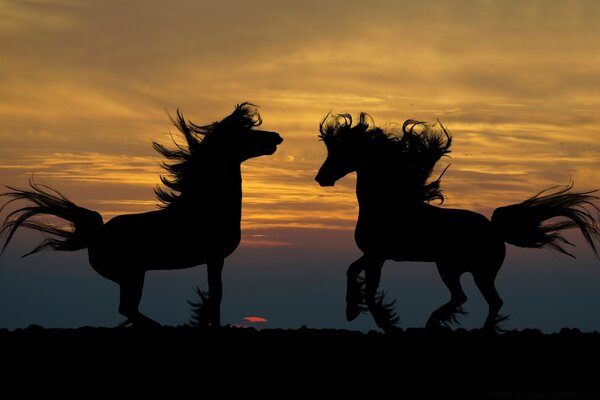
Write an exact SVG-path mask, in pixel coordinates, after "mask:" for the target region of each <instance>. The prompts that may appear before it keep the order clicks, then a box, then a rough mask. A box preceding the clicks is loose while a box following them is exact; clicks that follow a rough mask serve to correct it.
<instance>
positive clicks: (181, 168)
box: [152, 102, 262, 206]
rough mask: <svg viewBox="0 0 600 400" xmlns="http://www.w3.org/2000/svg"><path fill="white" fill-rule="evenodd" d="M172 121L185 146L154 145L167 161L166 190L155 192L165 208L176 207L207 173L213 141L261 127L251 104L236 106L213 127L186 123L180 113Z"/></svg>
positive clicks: (164, 181) (164, 165)
mask: <svg viewBox="0 0 600 400" xmlns="http://www.w3.org/2000/svg"><path fill="white" fill-rule="evenodd" d="M169 118H170V119H171V122H173V125H175V127H176V128H177V130H178V131H179V133H180V134H181V136H183V138H184V139H185V143H184V144H183V145H182V144H179V143H177V142H176V141H175V140H173V143H174V144H175V146H176V148H175V149H169V148H167V147H165V146H163V145H162V144H160V143H157V142H152V146H153V147H154V150H156V151H157V152H158V153H160V154H161V155H162V156H163V157H165V158H166V159H167V160H168V161H165V162H163V163H162V167H163V168H164V169H165V170H166V171H167V172H168V174H167V175H161V177H160V180H161V182H162V183H163V185H165V186H166V187H167V189H164V188H161V187H159V188H156V189H155V190H154V192H155V194H156V196H157V197H158V199H159V200H160V202H161V203H162V205H163V206H168V205H169V204H171V203H173V201H175V200H176V199H177V198H178V197H179V196H180V195H181V194H182V193H184V192H186V191H187V190H188V189H187V188H188V186H189V185H190V184H192V183H193V182H194V181H195V180H196V179H195V178H197V175H198V174H199V173H202V172H203V170H205V169H206V168H204V167H205V164H203V162H205V161H207V157H206V152H207V147H210V146H209V143H210V142H211V141H212V140H211V139H210V138H212V137H221V136H223V135H226V134H227V133H230V132H235V131H239V130H244V129H252V128H254V127H257V126H259V125H261V124H262V119H261V117H260V114H259V113H258V111H257V110H256V106H255V105H254V104H251V103H248V102H244V103H241V104H238V105H236V106H235V109H234V110H233V112H232V113H231V114H230V115H228V116H227V117H225V118H223V119H222V120H221V121H217V122H213V123H212V124H210V125H196V124H195V123H193V122H192V121H190V120H187V121H186V120H185V118H184V117H183V114H182V113H181V111H180V110H179V109H177V116H176V117H175V118H173V117H171V116H170V115H169Z"/></svg>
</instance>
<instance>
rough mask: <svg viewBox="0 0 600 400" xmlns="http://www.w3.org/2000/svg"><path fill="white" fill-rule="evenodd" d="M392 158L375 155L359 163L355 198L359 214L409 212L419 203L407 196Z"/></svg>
mask: <svg viewBox="0 0 600 400" xmlns="http://www.w3.org/2000/svg"><path fill="white" fill-rule="evenodd" d="M401 182H402V180H401V178H400V177H399V176H398V172H397V167H394V165H393V158H392V157H386V156H385V155H384V156H383V157H382V156H381V155H378V154H375V155H374V156H373V157H369V158H367V159H366V160H364V162H362V163H360V166H359V168H357V170H356V197H357V199H358V204H359V206H360V210H361V212H365V211H366V212H369V211H373V212H384V213H386V212H389V209H390V208H393V209H394V210H395V212H397V210H399V209H402V210H407V209H408V210H410V209H412V208H413V207H414V206H416V205H417V204H419V202H415V201H414V200H413V199H411V198H410V197H409V196H407V190H406V188H404V187H402V184H401Z"/></svg>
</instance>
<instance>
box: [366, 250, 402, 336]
mask: <svg viewBox="0 0 600 400" xmlns="http://www.w3.org/2000/svg"><path fill="white" fill-rule="evenodd" d="M384 262H385V260H369V263H368V264H367V266H366V268H365V300H366V302H367V306H368V307H369V312H370V313H371V315H372V316H373V319H374V320H375V323H376V324H377V326H378V327H380V328H381V329H383V331H384V332H386V333H391V332H394V331H396V330H397V329H398V327H397V326H396V323H397V322H398V317H397V316H396V313H395V312H394V303H395V301H392V302H389V303H386V302H385V300H384V295H383V293H380V294H378V293H377V289H379V281H380V280H381V269H382V268H383V263H384Z"/></svg>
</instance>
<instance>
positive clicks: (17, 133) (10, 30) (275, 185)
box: [0, 0, 600, 246]
mask: <svg viewBox="0 0 600 400" xmlns="http://www.w3.org/2000/svg"><path fill="white" fill-rule="evenodd" d="M226 3H228V4H221V3H219V2H202V1H200V2H185V3H177V2H175V3H173V4H171V3H169V4H167V3H164V2H159V1H153V0H151V1H145V2H143V3H142V2H140V3H139V4H137V5H136V4H135V2H127V4H123V3H122V2H120V1H116V0H114V1H105V2H92V3H85V4H82V3H81V2H76V1H66V0H56V1H43V2H41V1H40V2H19V1H15V2H0V21H2V23H0V71H2V73H1V75H0V79H1V85H0V183H2V184H8V185H13V186H24V185H25V184H26V182H27V180H28V179H29V177H30V176H31V175H32V174H35V178H36V181H38V182H43V183H47V184H50V185H52V186H53V187H56V188H58V189H60V190H61V191H63V192H64V193H65V194H66V195H67V196H68V197H69V198H71V199H72V200H73V201H75V202H77V203H78V204H81V205H83V206H87V207H91V208H94V209H97V210H99V211H100V212H102V214H103V215H104V217H105V218H110V217H112V216H114V215H117V214H120V213H131V212H141V211H148V210H151V209H154V207H155V204H156V202H155V200H154V196H153V193H152V190H153V188H154V187H156V185H158V184H159V183H160V181H159V175H160V174H161V173H162V170H161V169H160V166H159V164H160V161H161V160H160V159H159V158H158V155H157V154H155V153H154V152H153V150H152V148H151V141H152V140H157V141H159V142H161V143H168V141H169V140H170V139H169V132H170V131H173V128H172V127H171V126H170V122H169V120H168V117H167V115H166V113H165V110H167V111H168V112H170V113H171V114H172V113H174V111H175V110H176V109H177V108H178V107H179V108H181V110H182V111H183V112H184V114H185V116H186V117H188V118H190V119H191V120H192V121H194V122H197V123H200V124H202V123H209V122H212V121H215V120H218V119H220V118H222V117H223V116H225V115H226V114H228V113H229V112H230V111H231V110H232V108H233V105H234V104H235V103H239V102H242V101H246V100H248V101H251V102H254V103H256V104H259V105H260V106H261V113H262V116H263V119H264V128H265V129H268V130H274V131H278V132H280V133H281V134H282V136H283V137H284V139H285V141H284V143H283V144H282V145H281V146H280V148H279V150H278V151H277V153H276V154H275V155H274V156H272V157H265V158H261V159H256V160H251V161H249V162H247V163H246V164H245V165H244V167H243V173H244V216H243V229H244V230H245V231H247V232H250V233H248V234H246V235H245V236H244V239H243V244H244V245H246V246H291V245H294V244H293V243H288V242H285V241H283V240H279V239H278V238H277V237H276V235H275V234H274V233H273V232H275V231H274V230H276V229H280V228H287V229H289V228H293V229H302V228H315V229H337V230H350V229H353V226H354V223H355V219H356V215H357V206H356V200H355V198H354V186H353V183H354V178H353V177H347V178H345V179H344V180H342V181H340V182H338V184H336V186H335V187H334V188H320V187H318V185H317V184H316V183H315V182H314V175H315V174H316V171H317V169H318V168H319V166H320V164H321V163H322V161H323V160H324V157H325V155H326V151H325V147H324V146H323V144H322V143H320V142H319V141H318V140H317V129H318V124H319V122H320V121H321V119H322V118H323V117H324V116H325V114H327V112H329V111H330V110H333V112H349V113H351V114H356V113H358V112H361V111H366V112H368V113H370V114H371V115H372V116H373V118H374V119H375V121H376V122H377V123H379V124H385V123H389V122H400V123H401V122H402V121H403V120H404V119H407V118H416V119H421V120H425V121H432V122H433V121H435V120H436V119H439V120H440V121H442V123H444V125H445V126H446V127H447V128H448V129H449V130H450V131H451V133H452V134H453V136H454V144H453V147H452V150H453V151H452V153H451V158H448V159H445V160H444V161H443V162H442V164H444V165H440V168H438V171H441V170H442V168H443V167H444V166H445V165H447V163H451V164H452V166H451V167H450V169H449V170H448V171H447V173H446V175H445V176H444V181H443V187H444V189H445V194H446V195H447V201H446V203H445V205H444V206H448V207H463V208H470V209H475V210H478V211H481V212H484V213H488V214H489V212H491V210H492V209H493V208H495V207H497V206H500V205H503V204H507V203H509V202H515V201H521V200H523V199H524V198H525V197H528V196H531V195H532V194H534V193H536V192H538V191H540V190H542V189H544V188H546V187H548V186H552V185H561V184H566V183H567V182H568V181H569V180H570V179H572V180H574V181H575V184H576V188H578V189H582V190H584V189H591V188H595V187H600V133H599V129H600V128H599V127H600V114H599V113H598V107H599V106H600V95H599V93H598V87H600V67H599V65H600V47H599V46H598V38H599V37H600V25H599V24H597V21H598V20H599V19H600V3H597V2H593V1H590V2H588V1H573V2H569V3H564V2H562V1H546V2H543V3H539V2H529V1H523V2H510V3H506V4H505V3H502V2H481V3H475V4H473V2H464V3H460V2H452V3H447V2H443V1H440V2H435V1H434V2H426V3H423V2H418V3H419V4H415V3H414V2H412V1H405V2H404V1H397V2H388V1H374V2H370V3H369V5H368V6H367V7H365V6H364V4H363V3H361V2H357V3H352V2H340V1H321V0H320V1H316V0H315V1H312V0H303V1H290V2H280V3H277V2H269V1H258V3H257V2H252V3H248V4H242V2H231V3H230V2H226ZM422 3H423V4H422Z"/></svg>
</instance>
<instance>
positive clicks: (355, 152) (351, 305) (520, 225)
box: [315, 113, 600, 331]
mask: <svg viewBox="0 0 600 400" xmlns="http://www.w3.org/2000/svg"><path fill="white" fill-rule="evenodd" d="M319 137H320V139H322V140H323V142H324V143H325V145H326V146H327V151H328V155H327V159H326V160H325V162H324V163H323V166H322V167H321V168H320V170H319V172H318V174H317V176H316V178H315V179H316V181H317V182H318V183H319V184H320V185H321V186H333V185H334V184H335V182H336V181H337V180H338V179H340V178H342V177H344V176H345V175H346V174H348V173H350V172H354V171H355V172H356V174H357V181H356V197H357V199H358V204H359V214H358V221H357V224H356V231H355V240H356V244H357V245H358V248H359V249H360V250H361V251H362V252H363V256H362V257H360V258H359V259H358V260H356V261H355V262H353V263H352V264H351V265H350V267H349V268H348V272H347V279H348V286H347V295H346V302H347V303H346V304H347V308H346V317H347V319H348V320H349V321H351V320H353V319H354V318H356V317H357V316H358V315H359V313H360V311H361V310H362V301H363V297H362V296H363V294H362V282H359V280H358V277H359V274H360V273H361V272H362V271H364V273H365V282H364V284H365V288H364V301H366V303H367V306H368V309H369V311H370V312H371V314H372V315H373V318H374V319H375V322H376V323H377V325H378V326H379V327H381V328H382V329H384V330H385V331H390V330H393V329H394V327H395V323H396V321H397V318H396V317H395V314H394V313H393V310H391V304H388V305H384V304H383V298H382V296H378V295H377V289H378V287H379V281H380V277H381V268H382V267H383V264H384V262H385V261H386V260H394V261H430V262H431V261H433V262H435V263H436V265H437V268H438V271H439V273H440V276H441V278H442V280H443V282H444V284H445V285H446V286H447V287H448V289H449V290H450V295H451V297H450V301H448V302H447V303H446V304H444V305H442V306H441V307H439V308H438V309H437V310H435V311H434V312H433V313H432V314H431V317H430V318H429V320H428V322H427V326H428V327H437V326H440V325H447V324H448V323H450V322H455V321H456V318H455V317H456V314H457V313H462V309H461V306H462V304H464V303H465V302H466V300H467V296H466V295H465V293H464V291H463V289H462V287H461V284H460V276H461V275H462V274H463V273H465V272H470V273H471V274H472V275H473V278H474V281H475V284H476V285H477V287H478V288H479V290H480V291H481V293H482V295H483V297H484V298H485V300H486V302H487V303H488V306H489V313H488V316H487V318H486V320H485V323H484V326H483V327H484V329H487V330H494V329H496V325H497V323H498V322H500V321H502V320H503V319H504V317H500V316H499V314H498V312H499V310H500V308H501V307H502V304H503V302H502V299H501V298H500V296H499V295H498V292H497V291H496V288H495V286H494V281H495V278H496V274H497V273H498V270H499V269H500V267H501V266H502V263H503V261H504V256H505V251H506V250H505V244H504V243H505V242H506V243H510V244H513V245H516V246H520V247H532V248H541V247H546V246H548V247H550V248H552V249H554V250H557V251H559V252H562V253H565V254H568V255H571V254H570V253H568V252H567V251H566V250H565V249H564V248H563V246H562V245H565V244H568V245H570V244H571V243H569V242H568V241H567V240H566V239H565V238H564V237H562V236H561V231H563V230H564V229H568V228H579V229H580V231H581V233H582V234H583V236H584V237H585V239H586V241H587V242H588V243H589V245H590V246H591V247H592V249H593V250H594V253H595V254H596V256H597V255H598V252H597V248H596V243H595V242H596V241H598V240H599V239H600V231H599V229H598V226H597V220H596V219H595V218H594V216H593V215H592V212H596V213H597V212H599V208H598V206H596V205H594V204H593V203H592V201H596V200H598V197H596V196H594V195H593V193H594V192H579V193H577V192H572V191H571V189H572V184H571V185H568V186H566V187H563V188H550V189H547V190H544V191H542V192H540V193H538V194H537V195H535V196H534V197H532V198H530V199H528V200H525V201H524V202H522V203H519V204H513V205H510V206H506V207H500V208H498V209H496V210H495V211H494V213H493V216H492V218H491V221H490V220H488V219H487V218H486V217H484V216H483V215H481V214H478V213H476V212H473V211H468V210H458V209H450V208H440V207H435V206H432V205H430V204H429V202H430V201H432V200H440V201H443V199H444V197H443V195H442V192H441V189H440V180H441V175H440V177H438V178H437V179H436V180H433V181H429V178H430V177H431V174H432V171H433V168H434V166H435V165H436V163H437V162H438V161H439V160H440V158H441V157H442V156H444V155H446V154H447V153H449V151H450V145H451V143H452V138H451V136H450V134H449V132H448V131H447V130H446V129H445V128H444V126H443V125H441V124H439V126H436V125H434V126H430V125H428V124H426V123H423V122H419V121H414V120H408V121H406V122H405V123H404V124H403V126H402V132H401V133H400V134H394V133H393V132H385V131H384V130H382V129H380V128H378V127H376V126H374V125H373V122H372V119H371V118H370V117H369V115H367V114H365V113H361V114H360V116H359V118H358V122H357V123H356V124H355V125H354V126H353V125H352V117H351V116H350V115H348V114H340V115H331V114H328V115H327V116H326V117H325V119H324V120H323V121H322V122H321V124H320V135H319ZM442 175H443V172H442ZM555 217H563V219H562V220H559V221H558V222H547V221H548V220H550V219H552V218H555ZM571 256H572V255H571ZM392 304H393V303H392Z"/></svg>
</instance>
